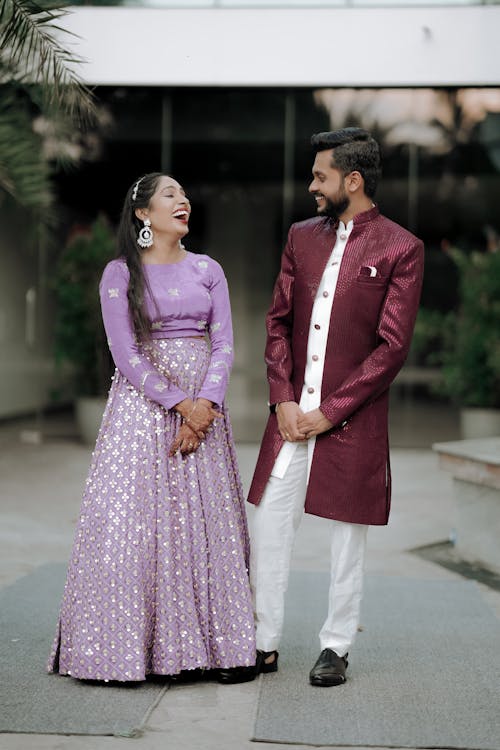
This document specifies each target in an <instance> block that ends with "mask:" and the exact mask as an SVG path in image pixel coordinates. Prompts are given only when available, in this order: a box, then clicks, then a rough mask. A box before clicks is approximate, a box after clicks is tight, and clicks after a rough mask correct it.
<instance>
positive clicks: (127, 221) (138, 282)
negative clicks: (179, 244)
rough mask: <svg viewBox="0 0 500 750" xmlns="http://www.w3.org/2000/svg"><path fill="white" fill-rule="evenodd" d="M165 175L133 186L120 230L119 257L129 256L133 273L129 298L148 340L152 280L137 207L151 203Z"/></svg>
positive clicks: (136, 326) (151, 175)
mask: <svg viewBox="0 0 500 750" xmlns="http://www.w3.org/2000/svg"><path fill="white" fill-rule="evenodd" d="M165 176H168V175H164V174H162V172H150V173H149V174H145V175H144V176H143V177H141V178H140V179H139V180H136V181H135V182H134V184H133V185H131V186H130V188H129V189H128V191H127V195H126V196H125V201H124V203H123V209H122V213H121V217H120V223H119V225H118V231H117V242H118V256H119V257H120V258H124V259H125V261H126V263H127V266H128V270H129V273H130V281H129V285H128V292H127V297H128V303H129V308H130V314H131V316H132V324H133V326H134V331H135V334H136V336H137V340H138V341H147V340H148V339H149V338H150V332H151V321H150V320H149V318H148V315H147V313H146V308H145V305H144V290H145V288H146V287H147V286H148V283H147V279H146V277H145V275H144V271H143V268H142V259H141V249H140V248H139V245H138V244H137V236H138V234H139V231H140V230H141V229H142V227H143V225H144V224H143V222H142V221H141V220H140V219H138V218H137V216H136V215H135V210H136V209H137V208H147V207H148V206H149V203H150V201H151V198H152V197H153V195H154V194H155V192H156V189H157V187H158V183H159V181H160V178H161V177H165ZM150 293H151V292H150ZM151 296H152V295H151Z"/></svg>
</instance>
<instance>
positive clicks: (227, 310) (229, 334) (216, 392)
mask: <svg viewBox="0 0 500 750" xmlns="http://www.w3.org/2000/svg"><path fill="white" fill-rule="evenodd" d="M210 270H211V281H210V286H209V294H210V299H211V307H210V314H209V319H208V321H207V322H208V334H209V337H210V344H211V357H210V365H209V367H208V370H207V374H206V376H205V380H204V382H203V385H202V387H201V390H200V391H199V393H198V396H199V397H201V398H206V399H209V400H210V401H213V402H214V403H215V404H219V405H221V404H222V403H223V402H224V397H225V395H226V390H227V385H228V382H229V373H230V372H231V367H232V365H233V359H234V353H233V326H232V321H231V304H230V301H229V291H228V287H227V281H226V277H225V276H224V272H223V270H222V268H221V266H220V265H219V264H218V263H217V262H216V261H214V260H212V261H211V263H210Z"/></svg>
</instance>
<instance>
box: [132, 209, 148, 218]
mask: <svg viewBox="0 0 500 750" xmlns="http://www.w3.org/2000/svg"><path fill="white" fill-rule="evenodd" d="M134 213H135V215H136V216H137V218H138V219H140V220H141V221H144V219H147V218H148V210H147V208H136V209H135V210H134Z"/></svg>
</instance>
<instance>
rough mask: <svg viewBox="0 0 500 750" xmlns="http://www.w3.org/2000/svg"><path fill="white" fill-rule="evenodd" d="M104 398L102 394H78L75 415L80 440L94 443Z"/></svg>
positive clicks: (104, 404)
mask: <svg viewBox="0 0 500 750" xmlns="http://www.w3.org/2000/svg"><path fill="white" fill-rule="evenodd" d="M105 406H106V399H105V398H103V397H102V396H79V397H78V398H77V399H76V408H75V416H76V423H77V425H78V430H79V433H80V437H81V439H82V442H84V443H85V444H86V445H94V443H95V441H96V439H97V433H98V432H99V427H100V426H101V421H102V415H103V412H104V407H105Z"/></svg>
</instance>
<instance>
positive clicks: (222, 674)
mask: <svg viewBox="0 0 500 750" xmlns="http://www.w3.org/2000/svg"><path fill="white" fill-rule="evenodd" d="M256 676H257V672H256V671H255V667H254V666H252V667H231V668H229V669H219V670H217V682H220V683H222V684H223V685H236V684H237V683H239V682H250V681H251V680H255V678H256Z"/></svg>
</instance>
